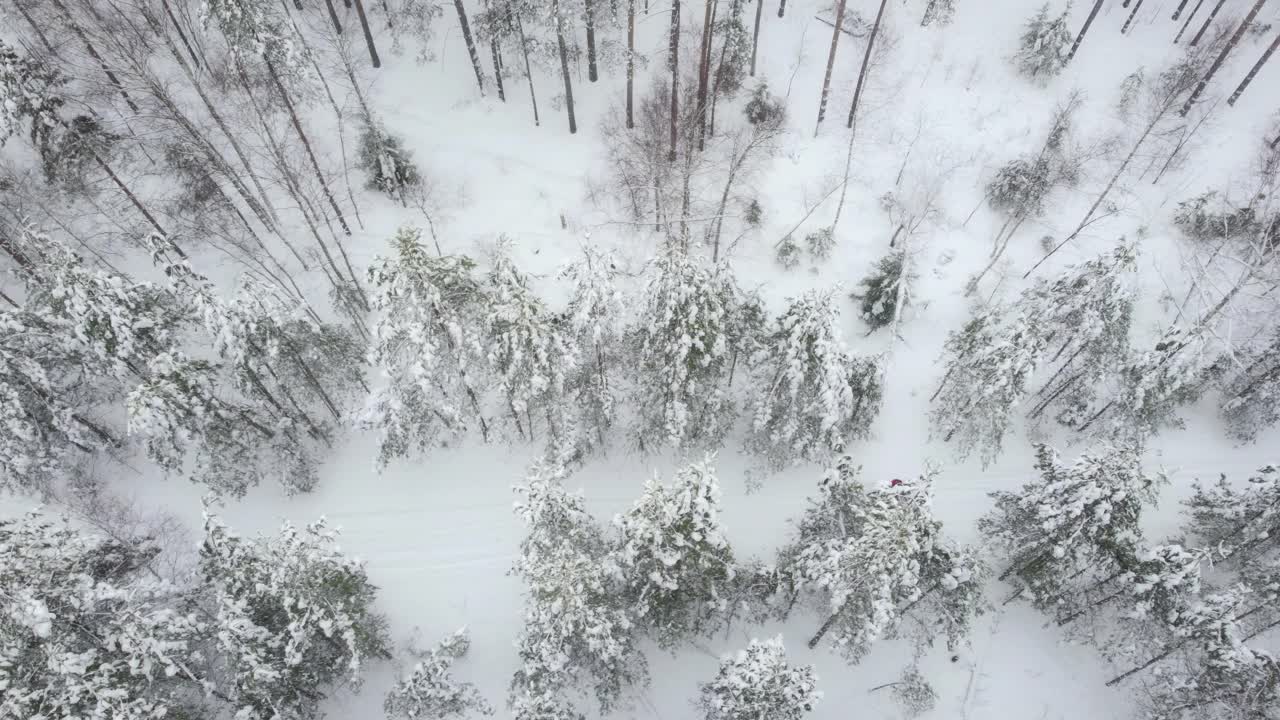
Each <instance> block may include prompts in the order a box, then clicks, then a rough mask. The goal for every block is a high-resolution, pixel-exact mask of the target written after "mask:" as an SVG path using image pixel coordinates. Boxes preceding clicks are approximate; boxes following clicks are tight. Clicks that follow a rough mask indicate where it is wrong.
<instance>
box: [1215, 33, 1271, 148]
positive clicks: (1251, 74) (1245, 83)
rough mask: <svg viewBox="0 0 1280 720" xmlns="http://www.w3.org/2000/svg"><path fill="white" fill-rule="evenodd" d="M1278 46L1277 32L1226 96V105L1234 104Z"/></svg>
mask: <svg viewBox="0 0 1280 720" xmlns="http://www.w3.org/2000/svg"><path fill="white" fill-rule="evenodd" d="M1278 47H1280V34H1277V35H1276V39H1275V40H1272V41H1271V44H1270V45H1268V46H1267V49H1266V51H1265V52H1263V53H1262V57H1260V58H1258V62H1256V63H1254V64H1253V67H1252V68H1250V69H1249V74H1248V75H1245V76H1244V80H1241V81H1240V85H1239V86H1237V87H1236V89H1235V92H1233V93H1231V97H1229V98H1227V104H1228V105H1235V104H1236V100H1239V99H1240V96H1241V95H1242V94H1243V93H1244V91H1245V89H1246V88H1248V87H1249V83H1251V82H1253V78H1254V76H1255V75H1257V74H1258V71H1259V70H1261V69H1262V66H1263V65H1266V64H1267V61H1268V60H1270V59H1271V55H1272V54H1273V53H1275V51H1276V48H1278ZM1273 146H1274V144H1273Z"/></svg>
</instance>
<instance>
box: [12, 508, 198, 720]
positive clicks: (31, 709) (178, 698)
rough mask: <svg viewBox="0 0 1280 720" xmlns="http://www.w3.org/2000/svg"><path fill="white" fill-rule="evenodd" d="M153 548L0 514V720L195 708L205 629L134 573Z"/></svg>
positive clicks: (181, 602) (160, 588)
mask: <svg viewBox="0 0 1280 720" xmlns="http://www.w3.org/2000/svg"><path fill="white" fill-rule="evenodd" d="M153 556H154V552H152V551H151V550H149V549H147V548H144V547H141V546H137V545H131V544H126V543H118V542H113V541H107V540H103V539H101V538H96V537H90V536H86V535H83V534H81V533H79V532H77V531H76V530H73V529H72V528H71V527H69V526H68V525H66V524H55V523H52V522H50V521H48V520H45V519H43V518H41V517H40V516H39V515H38V514H35V513H33V514H30V515H27V516H26V517H24V518H21V519H16V520H4V521H0V588H3V590H0V717H6V718H44V719H46V720H73V719H79V718H111V719H112V720H158V719H159V718H165V717H188V716H189V715H188V713H196V712H197V711H198V708H199V706H200V704H201V701H202V695H203V694H204V692H205V688H206V681H205V679H204V678H203V677H202V676H200V675H197V674H195V673H196V672H198V671H200V670H201V669H202V668H201V666H202V664H203V662H202V653H201V651H200V648H201V645H202V644H203V639H204V637H205V636H206V632H207V630H206V628H205V626H204V624H203V622H202V621H201V620H200V619H199V616H198V615H197V614H196V613H194V612H191V607H190V605H191V604H190V602H189V600H190V599H189V598H186V597H184V594H183V592H182V591H180V590H179V589H178V588H175V587H173V586H171V585H169V584H167V583H165V582H162V581H160V580H156V579H152V578H151V577H149V576H147V575H145V574H144V573H142V572H140V568H141V567H142V566H143V565H145V563H146V562H148V561H149V560H150V559H151V557H153Z"/></svg>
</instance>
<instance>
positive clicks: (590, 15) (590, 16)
mask: <svg viewBox="0 0 1280 720" xmlns="http://www.w3.org/2000/svg"><path fill="white" fill-rule="evenodd" d="M583 10H584V15H585V16H586V25H587V79H588V80H590V81H591V82H595V81H597V80H599V79H600V73H599V72H598V69H597V68H596V12H595V0H584V8H583ZM530 429H532V428H530Z"/></svg>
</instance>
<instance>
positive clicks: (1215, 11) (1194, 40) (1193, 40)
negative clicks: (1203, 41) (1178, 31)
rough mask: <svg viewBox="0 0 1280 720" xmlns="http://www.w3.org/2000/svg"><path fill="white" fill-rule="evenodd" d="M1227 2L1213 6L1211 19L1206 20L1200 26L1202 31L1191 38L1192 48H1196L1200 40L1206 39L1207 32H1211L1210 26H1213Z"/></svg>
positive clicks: (1223, 1) (1220, 2)
mask: <svg viewBox="0 0 1280 720" xmlns="http://www.w3.org/2000/svg"><path fill="white" fill-rule="evenodd" d="M1226 2H1227V0H1218V4H1217V5H1214V6H1213V10H1210V11H1209V17H1207V18H1205V19H1204V24H1203V25H1201V26H1200V31H1199V32H1197V33H1196V36H1195V37H1193V38H1191V47H1195V46H1196V44H1197V43H1199V42H1200V38H1202V37H1204V34H1205V32H1206V31H1208V30H1209V26H1210V25H1212V24H1213V19H1214V18H1216V17H1217V16H1218V11H1219V10H1221V9H1222V6H1223V5H1225V4H1226Z"/></svg>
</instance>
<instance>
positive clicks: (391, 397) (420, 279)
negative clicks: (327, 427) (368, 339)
mask: <svg viewBox="0 0 1280 720" xmlns="http://www.w3.org/2000/svg"><path fill="white" fill-rule="evenodd" d="M392 243H393V245H394V247H395V251H396V256H395V257H393V258H384V257H378V258H375V259H374V261H373V263H372V265H371V266H370V268H369V282H370V284H372V285H373V287H374V290H375V294H374V298H373V305H374V308H375V309H377V310H379V311H380V312H381V313H382V316H381V318H379V320H378V324H377V326H376V327H375V328H374V342H373V348H372V350H371V351H370V361H371V362H372V363H374V364H376V365H378V366H379V367H380V368H381V370H382V372H383V374H384V375H385V376H386V378H387V385H386V387H383V388H380V389H378V390H376V391H375V392H374V394H373V396H372V397H371V398H370V399H369V402H368V405H367V407H366V409H365V411H364V413H363V415H362V416H361V418H360V423H361V424H362V425H363V426H365V427H369V428H377V429H378V430H380V431H381V433H382V437H381V439H380V441H379V449H378V464H379V466H380V467H384V466H386V464H387V463H388V462H390V461H391V460H392V459H394V458H398V457H403V456H405V455H407V454H408V453H409V452H410V450H411V449H413V448H415V447H416V448H418V449H420V450H426V449H427V448H430V447H434V446H446V445H449V444H450V443H452V442H454V441H455V440H457V439H459V438H461V437H462V435H463V434H464V433H466V431H467V430H468V429H469V428H470V427H471V426H472V425H473V424H478V425H479V426H480V432H481V433H482V435H483V436H484V439H485V440H488V439H489V426H488V424H487V422H486V420H485V417H484V413H483V411H482V409H481V407H480V393H481V392H483V388H484V386H485V384H486V365H487V363H488V358H487V357H486V355H485V348H484V342H485V324H484V323H485V320H486V317H487V315H488V298H487V297H486V295H485V292H484V288H483V286H482V285H481V284H480V282H479V281H478V280H477V279H476V277H475V276H474V274H473V271H474V269H475V263H474V262H472V260H471V259H470V258H468V257H466V256H460V255H446V256H443V257H436V256H433V255H430V254H429V253H428V252H427V249H426V247H425V246H424V245H423V244H422V231H421V230H419V229H417V228H411V227H404V228H401V229H400V230H399V231H397V232H396V236H395V237H394V238H393V239H392Z"/></svg>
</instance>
